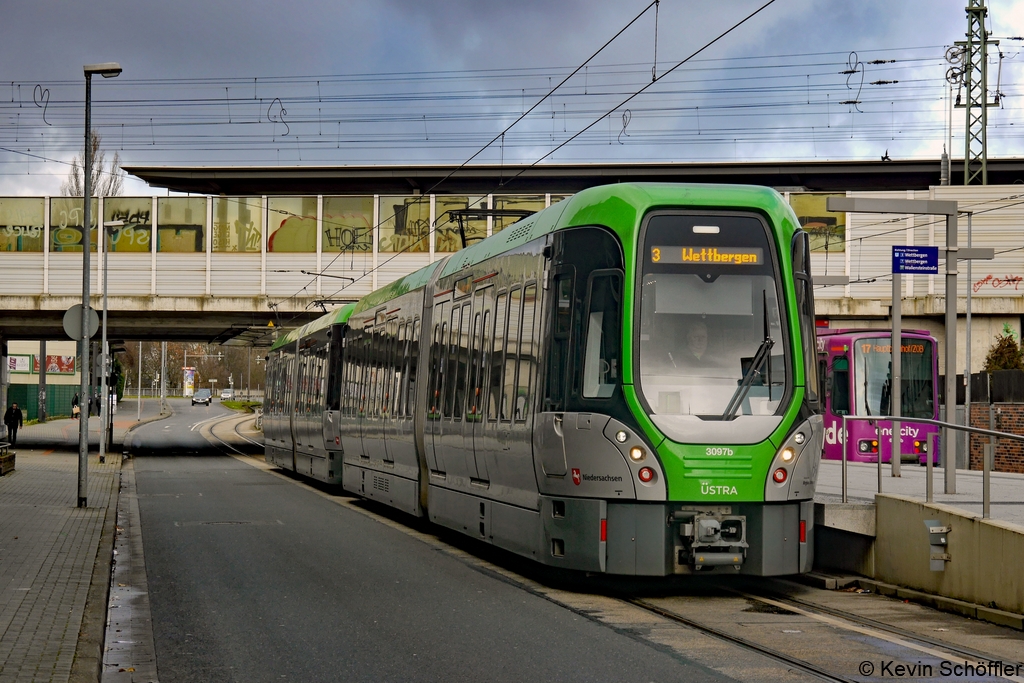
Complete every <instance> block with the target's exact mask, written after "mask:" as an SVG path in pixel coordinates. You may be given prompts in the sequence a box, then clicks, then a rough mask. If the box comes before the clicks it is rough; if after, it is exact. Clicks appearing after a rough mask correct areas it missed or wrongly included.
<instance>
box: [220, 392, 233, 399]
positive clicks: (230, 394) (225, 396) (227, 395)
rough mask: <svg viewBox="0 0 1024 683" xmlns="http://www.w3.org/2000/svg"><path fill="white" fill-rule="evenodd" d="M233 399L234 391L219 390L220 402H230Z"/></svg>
mask: <svg viewBox="0 0 1024 683" xmlns="http://www.w3.org/2000/svg"><path fill="white" fill-rule="evenodd" d="M234 397H235V390H234V389H221V390H220V400H222V401H225V400H227V401H230V400H231V399H233V398H234Z"/></svg>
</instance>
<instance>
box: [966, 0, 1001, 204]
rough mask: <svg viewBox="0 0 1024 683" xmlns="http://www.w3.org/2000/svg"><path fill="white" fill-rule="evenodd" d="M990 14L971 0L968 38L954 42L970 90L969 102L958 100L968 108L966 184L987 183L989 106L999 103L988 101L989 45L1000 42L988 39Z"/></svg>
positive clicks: (981, 0) (982, 1)
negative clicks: (959, 53) (986, 22)
mask: <svg viewBox="0 0 1024 683" xmlns="http://www.w3.org/2000/svg"><path fill="white" fill-rule="evenodd" d="M987 14H988V9H987V8H986V7H985V0H968V1H967V40H966V41H959V42H957V43H955V45H957V46H958V47H960V48H961V56H962V60H963V62H962V67H961V69H962V71H961V73H962V78H963V81H962V83H963V86H964V88H965V89H966V91H967V99H966V102H963V103H962V104H961V103H959V102H958V103H957V106H958V107H964V108H965V109H966V116H965V117H964V119H965V122H966V131H965V134H964V185H972V184H975V185H976V184H979V183H980V184H982V185H988V145H987V139H986V137H987V136H986V129H987V128H988V108H989V107H992V106H996V103H994V102H989V101H988V46H989V45H998V44H999V41H990V40H989V39H988V32H987V31H986V30H985V17H986V15H987ZM957 99H958V100H959V99H960V98H959V97H957Z"/></svg>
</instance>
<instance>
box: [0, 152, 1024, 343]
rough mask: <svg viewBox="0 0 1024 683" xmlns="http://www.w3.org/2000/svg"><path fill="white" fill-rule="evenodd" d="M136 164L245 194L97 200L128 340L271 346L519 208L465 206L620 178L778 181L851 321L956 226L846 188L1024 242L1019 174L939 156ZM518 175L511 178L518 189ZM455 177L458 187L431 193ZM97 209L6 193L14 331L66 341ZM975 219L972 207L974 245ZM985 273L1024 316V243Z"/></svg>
mask: <svg viewBox="0 0 1024 683" xmlns="http://www.w3.org/2000/svg"><path fill="white" fill-rule="evenodd" d="M989 163H990V177H995V178H997V179H998V180H1000V182H1006V183H1012V182H1014V181H1020V180H1021V179H1024V161H1021V160H1012V159H1011V160H995V161H992V160H990V162H989ZM955 165H956V164H954V166H955ZM128 170H129V172H132V173H134V174H135V175H137V176H138V177H140V178H142V179H143V180H146V181H148V182H149V183H150V184H151V185H153V186H160V187H167V188H169V189H174V190H178V191H193V192H194V191H205V192H213V193H224V192H226V193H230V194H211V195H206V196H174V197H170V196H168V197H109V198H100V199H98V200H93V211H92V215H93V216H94V217H95V216H101V217H102V219H103V222H104V223H109V222H113V221H122V222H123V223H124V225H122V226H120V227H117V228H108V230H107V235H106V239H104V240H102V244H100V245H99V248H98V250H97V242H98V240H97V239H96V238H97V234H98V233H97V230H96V226H95V220H94V225H93V226H91V230H90V234H91V243H92V245H93V251H94V254H93V258H92V259H91V261H92V274H91V290H92V293H93V297H92V306H93V307H95V308H100V306H101V296H100V295H101V293H102V288H103V285H104V279H106V280H107V282H106V285H107V287H108V291H109V297H110V298H109V311H110V313H109V326H108V336H109V337H110V338H111V339H130V340H167V341H173V340H190V341H206V342H219V343H232V342H234V343H242V344H256V345H262V344H269V343H270V342H271V341H272V339H273V336H274V334H275V333H276V331H277V330H279V329H281V328H282V327H294V326H298V325H301V324H303V323H305V322H307V321H309V320H311V319H313V318H315V317H317V316H318V315H319V314H320V312H321V311H322V310H323V309H324V308H330V307H333V306H336V305H338V304H340V303H343V302H346V301H352V300H355V299H358V298H359V297H361V296H363V295H365V294H366V293H368V292H370V291H372V290H373V289H375V288H376V287H379V286H382V285H384V284H387V283H389V282H391V281H393V280H394V279H396V278H398V277H401V276H403V275H405V274H407V273H409V272H411V271H413V270H416V269H418V268H420V267H422V266H424V265H427V264H428V263H430V262H432V261H434V260H438V259H441V258H444V257H445V256H446V255H447V254H449V253H452V252H453V251H456V250H458V249H459V248H461V246H462V244H463V235H464V236H465V240H466V241H467V242H470V243H471V242H474V241H476V240H479V239H482V238H484V237H487V236H488V235H491V234H494V233H496V232H499V231H500V230H502V229H504V228H505V227H507V225H510V224H511V223H512V222H514V220H515V219H514V218H512V217H510V216H505V217H499V216H489V217H480V216H478V217H473V216H464V220H463V221H462V223H461V226H460V225H459V223H458V222H457V221H456V220H455V219H454V218H453V217H452V216H453V214H451V213H449V212H451V211H453V210H456V211H457V210H460V209H461V210H472V209H477V208H481V207H488V208H489V209H498V210H502V209H504V210H509V209H512V210H515V211H520V212H521V211H524V210H525V211H536V210H539V209H542V208H544V207H545V206H548V205H550V204H552V203H555V202H558V201H560V200H561V199H563V198H564V197H566V196H568V195H570V194H572V193H573V192H577V191H579V190H580V189H583V188H584V187H589V186H593V185H598V184H603V183H607V182H616V181H620V180H623V181H626V180H629V181H656V182H665V181H677V182H678V181H688V182H693V181H708V180H712V181H716V182H755V183H760V184H768V185H774V186H776V187H777V189H779V190H780V191H781V192H783V194H784V195H785V196H786V197H787V198H788V199H789V200H790V202H791V204H793V206H794V209H796V211H797V214H798V216H799V217H800V218H801V221H802V222H803V223H805V227H806V228H807V229H808V230H809V231H812V233H813V234H814V235H815V237H814V238H813V239H815V241H814V242H812V248H813V249H814V253H813V259H812V262H813V267H814V270H815V274H816V275H825V274H827V275H847V276H849V277H850V278H851V280H852V283H851V285H849V286H847V287H826V288H819V289H818V291H817V298H818V314H819V316H821V317H828V318H830V319H831V322H832V326H833V327H836V326H848V325H854V324H856V325H862V324H865V323H868V324H882V322H883V321H884V320H885V319H886V318H887V316H888V313H889V304H890V299H891V290H890V284H889V281H888V280H887V275H888V273H889V272H890V265H889V254H890V249H891V246H892V245H893V244H917V245H926V244H940V245H941V244H942V243H943V242H944V235H943V234H942V233H943V228H944V226H943V225H941V223H939V222H937V221H933V220H929V217H925V216H918V217H907V218H906V219H902V218H900V217H893V216H871V215H855V214H850V215H842V214H839V215H830V214H828V213H827V212H825V211H824V202H825V197H826V196H827V195H828V194H829V193H832V194H836V193H838V194H848V193H849V194H851V195H853V196H887V197H888V196H899V197H900V198H917V199H956V200H958V201H959V202H960V203H961V207H962V208H963V209H965V210H971V211H974V212H975V215H974V220H973V225H974V246H992V247H995V248H996V250H997V252H998V251H1000V250H1004V251H1005V250H1006V249H1008V248H1011V247H1019V245H1020V243H1019V228H1018V227H1017V226H1019V225H1020V224H1021V221H1022V220H1024V210H1022V207H1024V203H1022V201H1021V198H1020V196H1019V195H1021V193H1022V192H1024V190H1020V187H1021V186H1020V185H1019V184H1008V185H990V186H987V187H973V186H972V187H963V186H937V183H938V172H939V165H938V163H937V162H924V161H914V162H886V163H879V162H825V163H808V162H793V163H781V164H780V163H775V164H764V163H757V164H647V165H644V164H629V165H590V164H577V165H557V166H556V165H551V166H539V167H530V168H519V167H511V166H506V167H497V166H494V167H487V166H481V167H470V168H466V169H460V170H457V169H455V168H454V167H435V166H423V167H365V168H308V167H300V168H279V167H275V168H237V169H230V168H213V169H207V168H189V169H168V168H156V169H148V168H130V169H128ZM953 170H954V173H953V174H952V177H954V178H957V177H959V176H958V175H957V173H956V172H955V171H956V168H954V169H953ZM456 171H457V172H456ZM453 172H454V175H451V177H446V176H448V175H449V174H452V173H453ZM517 173H521V175H519V176H518V177H517V178H516V181H515V183H513V184H512V185H511V186H509V185H503V184H502V178H505V179H507V178H509V177H511V176H513V175H515V174H517ZM993 174H994V175H993ZM442 180H443V181H444V182H442V183H441V186H440V188H439V189H441V190H443V192H441V191H438V192H436V193H434V194H421V192H422V191H423V190H425V189H429V188H431V187H432V186H433V185H435V184H437V183H438V182H439V181H442ZM513 188H515V189H516V190H518V192H519V194H514V193H512V192H513ZM883 188H884V189H885V190H886V191H884V192H881V190H882V189H883ZM275 193H279V194H275ZM284 193H290V194H286V195H285V194H284ZM282 195H284V196H282ZM82 208H83V206H82V200H81V199H72V198H66V197H0V339H4V340H9V339H63V338H65V334H64V332H63V327H62V318H63V314H64V312H65V311H66V310H67V309H68V308H69V307H70V306H72V305H74V304H77V303H81V287H82V237H83V227H82V213H83V212H82ZM460 228H461V229H460ZM965 229H966V217H964V218H963V219H962V220H961V233H962V234H961V243H962V244H963V243H965V242H966V240H965V236H966V234H965ZM104 252H106V256H107V259H108V269H107V273H106V275H104V272H103V268H102V260H103V259H102V257H103V255H104ZM974 275H975V280H976V282H975V283H974V285H973V286H974V290H973V293H974V295H975V300H974V311H975V314H976V315H979V316H988V317H989V319H990V322H991V325H992V328H993V329H996V328H1001V325H1002V324H1003V323H1004V322H1010V323H1012V324H1013V325H1014V327H1017V328H1019V327H1020V321H1021V316H1022V315H1024V251H1019V250H1018V251H1009V252H1006V253H1005V254H1002V255H1000V256H997V259H996V261H994V262H991V263H990V264H987V265H986V266H985V270H984V271H983V272H981V271H979V270H978V269H977V268H976V270H975V273H974ZM934 279H935V276H912V277H907V278H905V284H904V287H905V291H904V296H905V301H904V304H903V311H904V315H905V316H907V317H908V318H917V322H914V321H913V320H908V321H907V323H905V324H906V325H917V326H920V327H926V328H928V329H932V330H933V331H936V332H937V331H939V329H940V328H941V324H942V313H943V311H944V309H945V302H944V301H943V300H942V297H941V290H942V286H941V284H940V285H939V286H938V289H936V287H935V282H934ZM961 283H962V284H961V302H960V303H959V306H960V307H961V308H963V307H964V305H965V301H964V299H965V297H966V291H967V284H966V282H965V278H962V279H961ZM980 322H981V321H980V320H979V321H978V322H976V323H975V324H976V325H978V324H979V323H980ZM271 323H272V324H273V327H269V325H270V324H271ZM976 329H978V328H976ZM980 344H981V342H979V345H980ZM977 352H978V350H977V349H976V350H975V353H977Z"/></svg>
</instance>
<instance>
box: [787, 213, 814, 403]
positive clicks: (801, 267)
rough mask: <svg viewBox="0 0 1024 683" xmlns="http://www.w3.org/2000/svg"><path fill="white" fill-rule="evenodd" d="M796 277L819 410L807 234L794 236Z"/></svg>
mask: <svg viewBox="0 0 1024 683" xmlns="http://www.w3.org/2000/svg"><path fill="white" fill-rule="evenodd" d="M791 248H792V256H793V274H794V281H795V284H796V295H797V297H796V298H797V308H798V309H799V315H800V334H801V336H802V338H803V349H802V351H803V354H804V374H805V375H806V377H805V378H804V385H805V391H806V395H807V401H808V403H810V404H811V405H812V406H814V407H817V405H818V401H819V400H820V397H819V395H818V391H819V381H820V380H819V377H818V376H817V375H818V365H817V363H815V361H816V359H817V355H818V354H817V348H816V345H815V340H816V330H815V326H814V289H813V287H812V285H811V246H810V238H809V236H808V235H807V233H806V232H805V231H803V230H798V231H797V232H796V233H795V234H794V235H793V242H792V247H791Z"/></svg>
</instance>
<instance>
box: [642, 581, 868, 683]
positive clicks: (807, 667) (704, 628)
mask: <svg viewBox="0 0 1024 683" xmlns="http://www.w3.org/2000/svg"><path fill="white" fill-rule="evenodd" d="M627 602H629V603H630V604H631V605H635V606H636V607H639V608H640V609H643V610H646V611H648V612H652V613H654V614H657V615H658V616H660V617H663V618H665V619H670V620H672V621H674V622H677V623H680V624H683V625H684V626H688V627H689V628H692V629H695V630H697V631H700V632H701V633H703V634H705V635H708V636H711V637H713V638H717V639H719V640H724V641H727V642H729V643H732V644H733V645H737V646H739V647H741V648H743V649H745V650H750V651H752V652H756V653H758V654H761V655H764V656H765V657H768V658H770V659H773V660H775V661H777V662H779V663H781V664H785V665H786V666H789V667H791V668H794V669H797V670H799V671H802V672H804V673H807V674H810V675H812V676H815V677H817V678H820V679H821V680H823V681H835V682H837V683H858V681H857V679H854V678H848V677H846V676H842V675H840V674H836V673H833V672H831V671H827V670H826V669H823V668H822V667H820V666H817V665H816V664H812V663H811V662H808V661H805V660H803V659H799V658H797V657H793V656H791V655H788V654H786V653H785V652H782V651H781V650H777V649H775V648H772V647H768V646H766V645H762V644H760V643H756V642H754V641H752V640H749V639H747V638H742V637H740V636H736V635H733V634H731V633H727V632H726V631H723V630H722V629H719V628H715V627H714V626H710V625H708V624H704V623H701V622H699V621H695V620H693V619H690V618H688V617H684V616H682V615H680V614H676V613H675V612H672V611H671V610H667V609H663V608H661V607H658V606H657V605H653V604H651V603H649V602H647V601H646V600H643V599H640V598H632V599H629V600H627Z"/></svg>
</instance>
